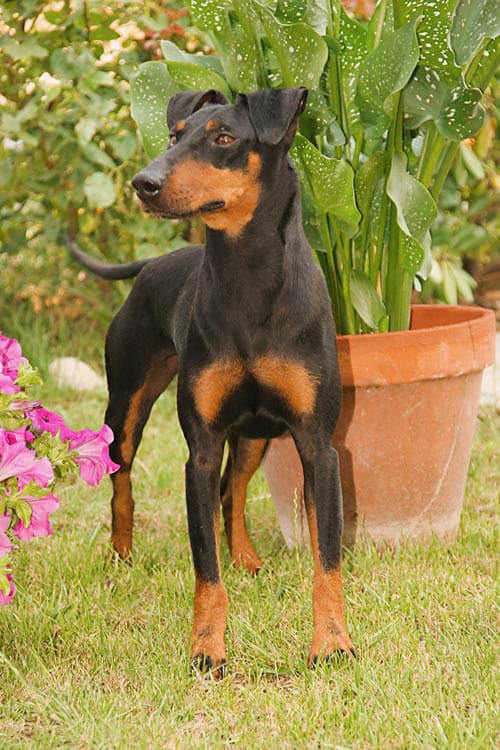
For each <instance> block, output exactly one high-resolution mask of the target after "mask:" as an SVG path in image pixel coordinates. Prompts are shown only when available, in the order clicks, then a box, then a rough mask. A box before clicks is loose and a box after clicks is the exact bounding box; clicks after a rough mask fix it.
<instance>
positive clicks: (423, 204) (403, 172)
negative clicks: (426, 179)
mask: <svg viewBox="0 0 500 750" xmlns="http://www.w3.org/2000/svg"><path fill="white" fill-rule="evenodd" d="M406 165H407V158H406V155H405V154H404V153H401V152H398V151H395V152H394V154H393V157H392V164H391V171H390V173H389V179H388V181H387V194H388V196H389V198H390V199H391V200H392V202H393V203H394V205H395V207H396V211H397V221H398V225H399V227H400V229H401V231H402V235H401V236H400V255H401V263H402V266H403V268H405V269H406V270H407V271H408V273H409V274H410V275H411V276H414V275H415V274H416V273H419V274H420V275H427V273H428V271H429V268H430V262H431V258H430V233H429V227H430V225H431V224H432V222H433V221H434V219H435V218H436V216H437V207H436V204H435V202H434V200H433V198H432V196H431V194H430V193H429V191H428V190H427V189H426V188H425V187H424V186H423V185H422V183H421V182H419V181H418V180H417V179H416V178H415V177H413V176H412V175H411V174H410V173H409V172H408V171H407V169H406Z"/></svg>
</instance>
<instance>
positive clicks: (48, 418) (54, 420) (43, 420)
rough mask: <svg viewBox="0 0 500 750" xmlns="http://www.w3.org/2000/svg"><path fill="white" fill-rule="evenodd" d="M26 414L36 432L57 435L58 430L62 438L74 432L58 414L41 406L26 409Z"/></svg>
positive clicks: (64, 438)
mask: <svg viewBox="0 0 500 750" xmlns="http://www.w3.org/2000/svg"><path fill="white" fill-rule="evenodd" d="M26 416H27V417H29V419H30V420H31V424H32V426H33V429H34V430H37V432H50V434H51V435H57V433H58V432H60V433H61V438H62V439H63V440H66V439H67V438H70V437H71V436H72V435H73V434H74V431H73V430H70V429H69V427H67V426H66V422H65V421H64V419H63V418H62V417H61V415H60V414H56V413H55V412H54V411H49V410H48V409H44V408H43V406H39V407H37V408H36V409H30V410H27V412H26Z"/></svg>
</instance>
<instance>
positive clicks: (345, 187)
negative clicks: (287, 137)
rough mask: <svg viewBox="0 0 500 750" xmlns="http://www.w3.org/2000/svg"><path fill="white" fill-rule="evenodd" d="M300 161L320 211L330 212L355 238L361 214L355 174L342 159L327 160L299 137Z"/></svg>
mask: <svg viewBox="0 0 500 750" xmlns="http://www.w3.org/2000/svg"><path fill="white" fill-rule="evenodd" d="M292 157H293V159H294V160H296V161H297V160H300V162H301V166H302V168H303V170H304V172H305V174H306V176H307V180H308V182H309V185H310V187H311V190H312V193H313V195H314V198H315V200H316V203H317V205H318V207H319V208H320V209H321V210H322V211H325V212H328V213H329V214H330V215H331V216H332V218H333V219H334V220H335V222H336V223H337V225H338V226H339V228H340V229H341V230H342V231H343V232H345V233H346V234H347V235H348V236H349V237H352V236H353V235H354V234H355V233H356V231H357V228H358V223H359V219H360V214H359V211H358V208H357V206H356V200H355V198H354V172H353V170H352V167H351V166H350V164H348V163H347V162H346V161H343V160H342V159H332V158H329V157H327V156H323V154H321V153H320V152H319V151H318V149H317V148H316V147H315V146H313V145H312V143H310V142H309V141H308V140H307V139H306V138H304V137H303V136H300V135H298V136H297V138H296V139H295V141H294V145H293V149H292Z"/></svg>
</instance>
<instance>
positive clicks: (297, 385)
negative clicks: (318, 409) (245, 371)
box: [252, 356, 317, 414]
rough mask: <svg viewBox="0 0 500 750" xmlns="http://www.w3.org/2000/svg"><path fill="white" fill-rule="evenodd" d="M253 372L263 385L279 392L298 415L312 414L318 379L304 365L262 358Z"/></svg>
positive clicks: (272, 358)
mask: <svg viewBox="0 0 500 750" xmlns="http://www.w3.org/2000/svg"><path fill="white" fill-rule="evenodd" d="M252 372H253V374H254V375H255V377H256V378H257V380H259V381H260V382H261V383H263V384H264V385H266V386H268V388H272V389H273V390H275V391H277V392H278V393H279V394H280V396H282V397H283V398H284V399H285V400H286V401H288V403H289V405H290V406H291V408H292V409H293V411H294V412H295V413H296V414H312V412H313V411H314V406H315V404H316V389H317V379H316V378H315V377H314V375H312V374H311V373H310V372H309V371H308V370H307V369H306V368H305V367H304V365H303V364H301V363H300V362H294V361H293V360H288V359H285V358H284V357H280V356H266V357H260V359H258V360H257V361H256V363H255V364H254V366H253V367H252Z"/></svg>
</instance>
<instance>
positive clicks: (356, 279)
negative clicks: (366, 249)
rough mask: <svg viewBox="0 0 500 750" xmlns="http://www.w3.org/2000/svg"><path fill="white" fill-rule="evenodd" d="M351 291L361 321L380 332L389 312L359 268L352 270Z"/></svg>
mask: <svg viewBox="0 0 500 750" xmlns="http://www.w3.org/2000/svg"><path fill="white" fill-rule="evenodd" d="M350 289H351V299H352V304H353V305H354V309H355V310H356V312H357V313H358V315H359V317H360V318H361V320H362V321H363V322H364V323H366V325H368V326H370V328H372V329H374V330H375V331H378V330H380V323H381V321H382V320H383V319H384V318H385V317H386V316H387V310H386V309H385V305H384V303H383V302H382V300H381V299H380V297H379V296H378V294H377V292H376V290H375V287H374V286H373V284H372V283H371V281H370V279H369V278H368V276H367V275H366V274H365V273H364V271H360V270H359V269H358V268H353V269H352V270H351V279H350Z"/></svg>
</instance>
